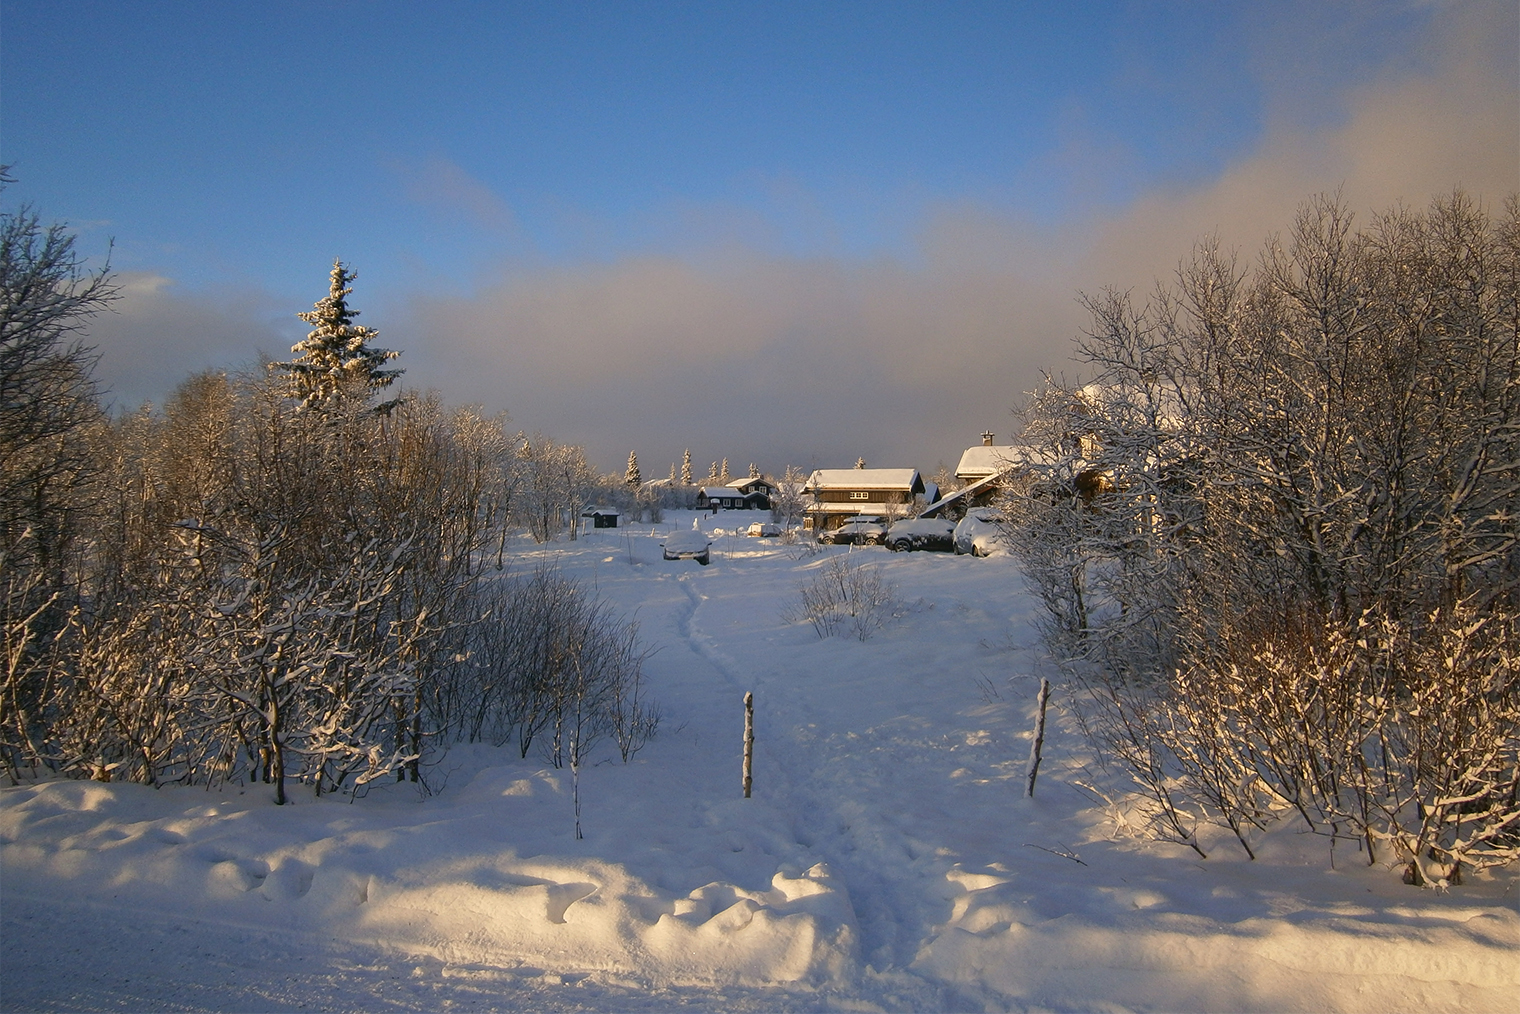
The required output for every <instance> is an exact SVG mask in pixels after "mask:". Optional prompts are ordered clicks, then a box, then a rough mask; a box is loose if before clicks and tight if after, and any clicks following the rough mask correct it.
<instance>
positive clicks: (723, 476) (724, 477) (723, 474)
mask: <svg viewBox="0 0 1520 1014" xmlns="http://www.w3.org/2000/svg"><path fill="white" fill-rule="evenodd" d="M728 479H729V475H728V459H727V458H724V459H723V465H722V468H721V470H720V471H719V472H718V481H719V482H727V481H728Z"/></svg>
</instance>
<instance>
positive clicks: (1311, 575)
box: [1007, 192, 1520, 884]
mask: <svg viewBox="0 0 1520 1014" xmlns="http://www.w3.org/2000/svg"><path fill="white" fill-rule="evenodd" d="M1517 297H1520V207H1517V204H1516V202H1515V200H1514V199H1511V200H1510V201H1509V202H1508V204H1507V206H1506V208H1505V212H1504V214H1503V215H1502V216H1500V217H1498V218H1497V219H1495V218H1493V217H1491V216H1490V215H1489V214H1488V213H1487V212H1485V211H1484V210H1483V209H1482V208H1480V207H1479V206H1477V205H1476V204H1475V203H1474V202H1473V201H1472V200H1471V199H1470V198H1468V197H1467V196H1465V195H1464V194H1462V193H1460V192H1459V193H1456V194H1455V195H1453V196H1452V197H1451V198H1449V199H1445V200H1438V201H1436V202H1435V203H1434V204H1433V205H1432V206H1431V207H1430V208H1429V209H1428V210H1426V211H1424V212H1416V211H1411V210H1406V209H1396V210H1393V211H1390V212H1389V213H1387V214H1384V215H1380V216H1376V217H1374V218H1373V219H1372V220H1371V221H1370V222H1369V223H1368V224H1367V225H1366V226H1365V227H1360V228H1359V227H1357V226H1356V225H1355V224H1354V223H1353V220H1352V216H1351V214H1350V212H1349V211H1348V210H1347V209H1346V207H1345V206H1344V205H1343V204H1341V203H1340V202H1339V201H1338V200H1333V199H1321V200H1316V201H1313V202H1311V203H1310V204H1308V205H1307V206H1306V207H1304V208H1303V209H1302V210H1301V212H1300V213H1299V215H1298V217H1297V220H1296V221H1295V222H1294V224H1293V226H1292V228H1291V229H1290V230H1289V232H1288V233H1287V235H1286V236H1284V237H1282V238H1281V239H1280V240H1276V239H1275V240H1273V241H1271V242H1270V243H1269V244H1268V245H1267V247H1266V248H1265V249H1264V250H1263V251H1262V252H1261V254H1260V255H1259V257H1258V258H1257V259H1256V260H1255V261H1254V262H1252V263H1250V264H1247V265H1243V264H1241V263H1240V262H1238V261H1237V260H1236V258H1235V257H1234V256H1233V255H1232V254H1230V253H1227V252H1226V251H1224V250H1222V249H1221V248H1220V247H1219V245H1218V244H1217V243H1216V242H1214V241H1206V242H1204V243H1202V244H1200V245H1199V246H1198V247H1197V248H1196V249H1195V250H1194V252H1193V254H1192V256H1191V257H1190V258H1188V259H1187V260H1185V261H1184V262H1183V263H1182V264H1181V266H1180V268H1179V270H1178V272H1177V275H1176V277H1175V279H1174V280H1173V281H1172V282H1171V283H1170V284H1165V285H1159V286H1158V287H1157V289H1156V290H1155V292H1154V293H1153V294H1152V295H1151V297H1150V299H1149V300H1148V301H1145V302H1140V301H1137V300H1135V299H1134V298H1132V296H1131V295H1130V294H1128V293H1121V292H1105V293H1103V294H1102V295H1100V296H1097V297H1095V298H1090V299H1088V300H1087V307H1088V309H1089V310H1090V311H1091V313H1092V321H1093V324H1092V327H1091V330H1090V332H1089V333H1088V335H1087V336H1086V338H1085V340H1084V341H1082V342H1081V344H1080V358H1081V359H1082V360H1083V361H1084V362H1085V363H1086V364H1087V367H1088V368H1089V369H1090V371H1091V380H1090V382H1089V383H1087V384H1085V385H1082V386H1077V385H1070V384H1066V383H1062V382H1058V381H1054V380H1050V381H1047V383H1046V385H1045V386H1044V387H1043V388H1042V389H1041V390H1040V391H1038V392H1036V393H1035V394H1034V395H1032V396H1031V397H1030V399H1029V400H1028V402H1027V403H1026V405H1025V406H1024V409H1023V420H1024V432H1023V435H1022V440H1023V443H1024V445H1025V447H1026V450H1027V453H1028V455H1029V459H1030V461H1031V462H1033V463H1035V464H1034V465H1033V466H1032V467H1031V468H1030V469H1029V470H1028V471H1026V473H1025V474H1024V476H1023V478H1022V479H1021V480H1020V482H1018V483H1017V484H1016V487H1015V488H1014V489H1012V490H1011V491H1010V493H1009V496H1008V499H1007V507H1008V510H1009V516H1010V519H1011V520H1010V526H1011V529H1012V530H1011V533H1010V534H1011V536H1012V544H1013V545H1014V546H1015V547H1016V549H1017V551H1018V552H1019V553H1020V555H1021V556H1022V558H1023V562H1024V564H1025V569H1026V572H1027V573H1028V575H1029V577H1030V580H1031V583H1032V584H1033V586H1034V588H1035V589H1036V590H1037V591H1038V593H1039V594H1040V596H1041V597H1042V599H1043V601H1044V602H1045V604H1046V606H1047V607H1048V617H1049V623H1048V630H1047V632H1048V635H1049V636H1048V640H1049V642H1050V644H1051V645H1052V646H1053V648H1054V649H1055V651H1056V652H1057V654H1058V657H1060V658H1062V659H1064V660H1066V664H1067V666H1068V668H1069V670H1070V671H1071V673H1072V674H1073V675H1074V676H1075V678H1076V682H1077V685H1078V686H1079V687H1080V688H1081V689H1080V691H1079V694H1078V699H1079V701H1080V702H1082V712H1083V718H1084V720H1085V721H1086V722H1087V723H1088V728H1089V730H1090V731H1091V733H1092V734H1093V736H1094V737H1095V739H1096V741H1097V743H1098V744H1099V746H1100V747H1101V750H1102V753H1103V755H1104V756H1105V757H1106V758H1110V759H1112V760H1115V761H1117V762H1119V763H1121V764H1123V765H1124V766H1125V767H1126V768H1127V770H1128V771H1129V773H1130V774H1131V775H1133V777H1134V780H1135V782H1136V784H1137V785H1138V787H1139V789H1140V790H1141V792H1142V793H1143V795H1144V796H1145V797H1147V798H1148V799H1149V816H1150V818H1151V820H1152V830H1153V831H1155V832H1156V833H1159V834H1160V835H1162V836H1163V837H1165V838H1169V839H1171V840H1174V841H1178V842H1183V843H1186V844H1187V845H1189V846H1191V847H1192V848H1193V849H1195V850H1197V851H1198V852H1200V853H1202V851H1203V848H1202V845H1201V843H1200V840H1199V838H1198V836H1197V831H1198V828H1199V826H1200V825H1201V824H1202V823H1205V822H1209V823H1214V824H1218V825H1220V826H1222V827H1225V828H1228V829H1229V830H1230V831H1231V832H1233V833H1234V835H1235V836H1236V837H1237V838H1238V840H1239V842H1240V844H1241V845H1242V846H1243V847H1244V848H1245V850H1246V851H1247V852H1248V853H1250V852H1251V851H1252V847H1253V841H1254V836H1255V835H1256V833H1257V832H1258V831H1260V830H1262V829H1264V828H1266V827H1268V826H1270V825H1271V824H1273V823H1274V822H1276V821H1279V820H1281V819H1284V818H1289V817H1292V818H1296V819H1299V820H1301V821H1302V822H1303V823H1304V824H1305V826H1307V827H1308V828H1309V829H1310V830H1312V831H1315V832H1318V833H1321V834H1325V835H1327V836H1329V838H1330V840H1331V843H1332V847H1333V845H1334V843H1335V842H1337V841H1340V842H1344V843H1346V845H1347V846H1348V847H1349V846H1350V843H1352V842H1354V843H1355V847H1357V848H1358V849H1360V850H1361V851H1362V853H1363V858H1364V859H1365V860H1366V861H1369V862H1371V861H1374V860H1377V859H1391V860H1393V861H1396V862H1397V863H1399V864H1401V865H1402V866H1403V868H1404V870H1405V875H1406V878H1407V879H1408V880H1409V881H1410V882H1412V883H1421V884H1442V883H1449V882H1455V881H1457V880H1458V879H1459V878H1460V877H1461V875H1462V873H1463V871H1465V870H1471V869H1476V868H1482V867H1485V866H1491V865H1495V864H1503V863H1509V862H1513V861H1514V860H1515V859H1516V858H1517V857H1520V668H1517V662H1516V657H1515V651H1516V644H1517V640H1516V634H1517V623H1520V548H1517V547H1520V542H1517V535H1520V349H1517V334H1520V301H1517Z"/></svg>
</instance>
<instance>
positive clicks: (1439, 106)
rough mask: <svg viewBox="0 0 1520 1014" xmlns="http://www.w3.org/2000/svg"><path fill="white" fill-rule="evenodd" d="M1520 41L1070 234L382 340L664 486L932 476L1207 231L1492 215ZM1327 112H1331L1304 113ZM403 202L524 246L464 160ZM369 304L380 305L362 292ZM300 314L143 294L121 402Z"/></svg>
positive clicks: (1436, 38) (1504, 179) (645, 287)
mask: <svg viewBox="0 0 1520 1014" xmlns="http://www.w3.org/2000/svg"><path fill="white" fill-rule="evenodd" d="M1517 18H1520V15H1517V13H1516V11H1515V10H1514V9H1513V8H1512V7H1511V6H1510V5H1504V4H1496V5H1463V6H1457V7H1453V8H1449V9H1442V11H1441V13H1440V15H1439V16H1438V17H1436V18H1435V19H1434V20H1433V23H1434V24H1435V25H1436V27H1435V29H1433V30H1432V32H1431V33H1429V34H1428V35H1427V36H1426V37H1425V38H1423V39H1422V40H1420V43H1419V45H1418V47H1417V51H1415V52H1404V53H1401V54H1400V55H1399V61H1398V62H1397V64H1396V65H1392V64H1391V65H1389V66H1388V67H1385V68H1381V69H1377V70H1375V71H1374V72H1373V73H1371V74H1370V75H1363V78H1362V79H1361V80H1360V82H1359V83H1357V84H1355V85H1354V86H1351V87H1349V88H1348V89H1345V90H1342V91H1340V92H1337V93H1335V94H1328V95H1324V96H1314V95H1308V96H1306V95H1305V94H1303V89H1304V88H1306V87H1309V85H1306V84H1303V83H1302V82H1298V83H1295V79H1294V78H1293V76H1292V75H1291V74H1290V73H1286V72H1284V73H1283V74H1280V75H1278V77H1277V78H1276V79H1275V83H1274V84H1273V85H1272V87H1275V88H1277V89H1278V92H1277V93H1276V94H1275V95H1269V97H1268V121H1267V127H1266V129H1265V130H1264V132H1263V134H1262V136H1261V138H1260V140H1259V143H1258V144H1257V145H1256V146H1255V148H1254V149H1253V150H1252V151H1251V152H1250V153H1248V154H1247V155H1245V156H1243V157H1241V158H1239V159H1237V160H1236V161H1234V162H1233V163H1232V164H1230V165H1228V166H1227V167H1226V168H1225V169H1224V170H1223V171H1222V172H1220V173H1219V174H1217V175H1216V176H1215V177H1214V178H1212V179H1210V180H1207V181H1205V182H1203V183H1201V184H1193V185H1189V186H1182V185H1175V186H1170V187H1156V188H1153V189H1152V190H1151V191H1149V192H1147V193H1144V194H1142V196H1140V197H1139V198H1138V199H1136V200H1134V201H1132V202H1131V203H1130V204H1128V205H1127V206H1126V207H1124V208H1122V209H1120V210H1117V211H1113V210H1110V211H1107V212H1104V213H1102V214H1093V215H1090V216H1089V217H1087V218H1085V219H1081V220H1076V221H1068V222H1067V223H1066V224H1064V225H1062V226H1057V227H1052V226H1048V225H1033V224H1030V223H1029V222H1028V221H1025V220H1021V219H1020V218H1018V217H1015V216H1011V215H1009V213H1008V212H1007V211H1006V209H994V208H989V207H985V206H979V205H978V204H976V203H965V202H963V203H955V204H934V205H927V206H923V207H921V208H920V209H919V210H918V212H917V227H916V231H915V232H914V235H915V237H916V239H915V244H914V246H915V249H914V251H913V255H912V256H911V257H881V258H876V259H871V258H863V257H850V256H844V255H816V256H802V255H791V254H786V253H781V252H777V251H776V250H774V249H771V248H768V247H764V246H762V245H757V244H756V243H754V242H753V241H752V235H753V234H752V233H746V232H745V231H744V230H736V231H735V232H734V233H732V234H729V235H727V236H725V235H721V234H717V235H715V234H713V232H712V231H711V229H710V228H708V227H706V226H704V228H708V231H707V232H706V233H704V234H703V237H702V240H701V243H700V245H696V244H692V243H690V242H687V243H686V244H685V245H684V246H679V245H676V244H672V247H671V248H666V249H657V248H651V249H647V250H644V251H641V252H634V253H629V254H621V255H617V256H607V257H603V258H602V259H600V260H596V261H594V262H591V263H580V264H573V265H569V266H566V265H564V264H558V265H545V264H542V263H531V262H529V263H525V262H521V261H512V262H508V263H503V264H500V265H498V266H497V267H495V268H491V269H489V270H486V271H485V272H484V273H483V274H482V275H481V276H480V280H479V282H478V284H477V285H476V286H475V287H474V288H473V289H472V290H471V291H469V292H468V293H466V294H462V295H461V294H457V293H451V294H444V295H440V294H437V293H436V292H416V293H414V294H412V295H411V296H410V297H408V298H406V299H405V300H402V301H398V302H393V303H392V304H391V305H388V306H386V307H385V308H384V314H385V315H384V316H381V315H380V313H372V314H370V315H369V316H367V317H366V318H365V320H366V323H369V324H372V325H376V326H378V327H380V328H381V331H382V339H383V340H382V344H385V345H387V346H389V347H393V348H401V349H404V350H405V355H404V356H403V358H402V360H401V364H402V365H404V366H406V367H407V368H408V371H409V372H408V374H407V377H406V380H407V382H409V383H410V384H412V385H413V386H436V387H438V388H440V389H442V390H443V391H444V393H445V395H446V396H447V397H448V398H449V400H451V401H454V402H475V403H479V404H482V405H484V406H486V407H487V408H489V409H492V410H500V409H506V410H507V411H509V412H510V413H511V415H512V417H513V419H514V420H515V422H516V424H517V425H519V426H522V427H525V428H527V429H530V430H532V429H538V430H542V431H544V432H546V433H549V434H551V435H553V436H554V437H555V438H556V439H559V440H564V441H571V442H577V443H582V444H584V445H586V447H587V449H588V451H589V452H590V454H591V457H592V460H593V461H595V462H596V463H597V464H599V465H600V466H601V467H603V468H606V469H609V470H610V469H619V470H620V469H621V467H622V463H623V462H624V461H625V460H626V458H627V454H628V451H629V450H636V451H637V452H638V454H639V460H640V462H641V464H642V465H643V466H644V471H645V472H646V473H648V474H651V475H663V474H664V472H665V469H666V468H667V467H668V463H669V462H671V461H678V460H679V458H680V455H681V452H682V450H683V449H684V448H688V447H689V448H691V450H692V454H693V457H694V460H695V461H696V462H697V463H698V467H699V468H702V467H705V465H706V463H707V462H708V461H714V460H719V459H721V458H724V457H727V458H728V459H729V462H730V465H731V467H733V468H734V469H735V470H738V469H742V468H744V467H745V466H746V465H747V464H748V463H749V462H750V461H755V462H757V463H759V464H760V465H761V466H762V467H763V468H765V469H767V470H779V469H780V468H781V467H782V466H783V465H785V464H788V463H791V464H798V465H803V466H807V465H817V466H840V465H846V464H849V463H852V462H853V461H854V460H855V459H856V457H857V456H864V457H865V458H866V460H867V462H868V463H870V464H873V465H882V466H914V467H918V468H920V469H924V470H926V471H928V470H932V469H934V468H935V467H936V465H937V464H938V463H940V462H945V463H948V464H953V463H954V462H955V460H956V459H957V457H958V456H959V453H960V451H961V450H962V449H964V448H965V447H966V446H968V445H969V444H971V443H973V442H975V440H976V438H977V435H978V434H979V433H980V432H981V431H982V430H983V429H984V428H990V429H992V430H994V431H997V432H999V433H1003V434H1006V433H1007V431H1008V428H1009V422H1010V420H1009V419H1008V409H1009V407H1010V406H1011V404H1012V403H1013V402H1014V401H1015V400H1016V399H1017V398H1018V396H1019V395H1020V393H1021V392H1023V391H1025V390H1027V389H1029V388H1030V387H1032V386H1033V385H1034V384H1035V383H1036V382H1037V381H1038V378H1039V371H1040V370H1041V369H1042V368H1049V369H1052V370H1055V371H1063V370H1064V371H1067V372H1071V370H1072V367H1071V365H1070V363H1069V361H1068V354H1069V349H1070V342H1071V339H1072V338H1073V337H1074V336H1075V335H1076V334H1077V333H1078V331H1079V330H1080V328H1081V326H1082V324H1083V323H1084V317H1083V314H1082V312H1081V310H1080V307H1079V306H1078V305H1077V301H1076V297H1077V294H1078V293H1079V292H1080V291H1088V292H1092V291H1095V290H1097V289H1099V288H1101V287H1103V286H1105V285H1113V286H1117V287H1121V288H1126V287H1135V288H1139V289H1144V288H1147V287H1148V286H1149V285H1150V284H1151V282H1152V280H1153V279H1155V278H1157V277H1164V276H1167V275H1169V274H1170V273H1171V271H1172V269H1173V268H1174V266H1175V265H1176V263H1177V261H1178V260H1179V259H1180V258H1181V257H1182V256H1183V255H1185V254H1186V253H1187V252H1188V250H1189V248H1190V247H1191V245H1192V243H1193V242H1194V241H1195V240H1196V239H1197V238H1198V237H1200V236H1202V235H1204V234H1206V233H1211V232H1217V233H1219V235H1220V236H1221V238H1222V239H1223V240H1224V241H1225V243H1227V244H1229V245H1233V246H1236V247H1238V248H1239V249H1241V251H1242V252H1243V253H1244V254H1245V255H1246V256H1254V255H1255V253H1256V251H1257V250H1258V249H1260V247H1261V244H1262V242H1263V240H1264V239H1265V238H1266V237H1267V236H1268V235H1269V234H1270V233H1272V232H1274V231H1278V230H1283V229H1286V228H1287V227H1288V226H1289V225H1290V224H1291V221H1292V216H1293V213H1294V210H1295V208H1296V207H1297V206H1298V205H1299V204H1300V203H1301V202H1302V201H1303V200H1305V199H1306V198H1307V197H1309V196H1311V195H1313V194H1316V193H1320V192H1333V191H1335V190H1337V189H1340V190H1341V192H1342V193H1343V195H1344V197H1345V199H1346V200H1347V201H1348V202H1349V203H1350V205H1351V206H1352V207H1353V208H1355V209H1357V210H1358V211H1359V212H1361V213H1366V212H1371V211H1378V210H1382V209H1385V208H1387V207H1389V206H1391V205H1393V204H1395V203H1398V202H1404V203H1406V204H1409V205H1411V206H1415V207H1420V206H1424V205H1426V204H1428V202H1429V201H1430V199H1431V198H1432V197H1433V196H1435V195H1440V194H1445V193H1449V192H1450V191H1451V190H1452V189H1453V188H1454V187H1457V186H1461V187H1463V188H1465V189H1467V190H1468V191H1469V192H1471V193H1474V194H1476V195H1478V196H1479V197H1480V198H1481V199H1482V200H1483V201H1484V202H1485V203H1486V204H1487V205H1488V206H1489V207H1490V208H1491V209H1492V210H1494V211H1497V210H1499V209H1500V206H1501V203H1502V201H1503V199H1504V197H1505V196H1506V195H1507V194H1509V193H1510V192H1511V191H1513V190H1515V189H1516V188H1517V185H1520V180H1517V167H1520V125H1517V117H1516V115H1515V109H1516V108H1520V81H1517V73H1520V72H1517V61H1516V58H1515V54H1514V45H1513V43H1514V39H1515V38H1516V35H1517V32H1520V23H1517ZM1278 44H1283V43H1282V40H1281V39H1279V40H1278ZM1261 59H1262V60H1263V61H1265V62H1270V61H1271V60H1272V59H1273V54H1272V53H1271V52H1270V51H1266V52H1263V53H1262V55H1261ZM1310 84H1312V82H1311V83H1310ZM1295 89H1298V90H1297V91H1295ZM1316 102H1318V103H1319V105H1318V106H1315V103H1316ZM1310 106H1313V107H1315V108H1316V109H1317V113H1316V115H1314V116H1307V117H1306V116H1302V115H1294V114H1293V110H1295V109H1299V110H1301V109H1303V108H1306V107H1310ZM409 185H410V186H411V187H412V188H413V191H414V196H415V197H417V198H418V199H419V200H425V201H430V202H434V203H446V204H448V205H450V206H451V207H453V208H455V209H463V210H466V211H468V210H469V209H474V213H475V215H476V216H477V217H478V218H480V219H481V223H480V224H482V225H485V226H487V227H494V228H499V229H506V228H510V227H511V225H512V222H513V219H512V213H511V211H510V209H509V208H508V207H507V206H506V204H505V203H504V202H502V201H501V200H500V199H499V198H497V197H496V196H495V195H493V194H491V193H490V192H489V191H488V190H486V189H484V188H483V186H482V185H480V184H479V183H478V182H477V181H474V180H472V179H469V178H468V177H466V176H464V175H463V174H462V172H461V171H459V170H457V168H456V167H453V166H451V165H450V164H448V163H445V162H442V161H439V162H436V163H432V164H429V166H428V167H426V169H425V171H424V172H422V173H420V174H419V175H418V176H417V177H416V178H415V179H414V180H413V181H412V182H411V183H410V184H409ZM804 196H805V195H804ZM800 203H803V204H805V201H801V202H800ZM697 217H699V218H702V219H704V221H707V222H709V223H710V222H712V221H719V222H721V221H724V220H739V219H743V218H744V217H745V216H744V214H743V213H740V212H736V211H735V210H734V209H729V208H723V207H714V208H711V209H708V213H707V214H704V215H698V216H697ZM818 228H819V230H820V231H826V224H820V225H819V226H818ZM669 249H681V250H682V251H683V252H680V253H672V252H669ZM693 250H696V252H692V251H693ZM361 268H362V265H361ZM356 301H357V303H358V305H359V306H361V308H366V309H368V308H369V306H370V304H369V303H368V302H366V300H365V295H364V293H363V292H360V293H358V294H357V295H356ZM295 309H299V307H296V308H292V307H282V308H279V310H278V311H277V312H276V313H275V314H274V317H271V316H269V315H268V313H267V311H268V307H266V306H265V305H264V304H263V303H260V302H259V300H257V299H252V298H251V297H250V298H245V299H244V300H243V301H242V302H238V301H237V300H231V301H227V300H222V301H221V302H217V300H215V299H213V298H211V297H204V298H203V297H193V298H192V297H184V296H175V295H173V293H172V291H171V290H170V289H168V288H167V287H163V286H160V287H158V288H152V289H145V290H143V291H142V292H140V293H131V294H129V296H128V298H127V299H125V300H123V305H122V313H121V314H120V315H118V320H117V323H126V324H128V325H130V326H128V327H126V328H121V327H118V328H116V330H117V332H118V337H119V338H120V340H121V341H122V343H123V344H124V345H125V346H126V347H129V348H133V349H135V350H136V352H135V359H136V361H135V362H133V363H131V364H130V365H128V366H123V365H122V364H121V363H119V362H118V363H116V364H114V365H113V364H112V363H111V357H110V356H109V355H108V356H107V362H106V363H105V364H103V365H104V366H105V367H107V368H108V372H109V371H110V370H115V371H116V381H115V383H114V384H113V386H118V387H124V388H127V389H134V387H135V385H139V384H141V385H147V384H148V382H149V380H148V374H150V373H151V372H152V368H153V366H152V364H155V363H156V364H158V365H159V366H160V367H161V366H162V365H163V364H164V363H168V364H170V365H171V366H172V367H173V368H174V372H175V375H176V376H182V375H183V374H184V372H186V371H188V370H189V369H191V368H194V364H195V363H196V362H200V361H205V362H206V363H207V365H210V363H211V361H212V360H213V359H214V358H215V356H216V355H219V354H222V353H224V352H225V353H227V354H229V355H236V356H237V357H238V358H241V359H247V358H251V349H252V348H255V347H260V346H262V347H264V348H266V349H269V350H271V351H275V352H277V353H279V352H283V349H284V347H286V346H288V344H289V340H288V339H286V338H285V336H284V334H282V333H281V331H280V328H279V327H276V326H275V325H272V324H271V323H270V321H271V320H273V319H275V317H280V316H281V315H283V316H284V317H287V318H289V319H291V320H293V317H291V316H290V315H291V314H293V313H294V311H295ZM281 327H283V325H281ZM102 344H104V343H102ZM234 350H236V351H234ZM123 371H125V372H123Z"/></svg>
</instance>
